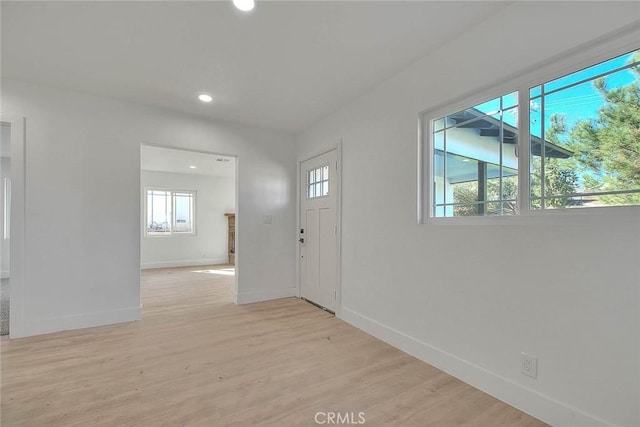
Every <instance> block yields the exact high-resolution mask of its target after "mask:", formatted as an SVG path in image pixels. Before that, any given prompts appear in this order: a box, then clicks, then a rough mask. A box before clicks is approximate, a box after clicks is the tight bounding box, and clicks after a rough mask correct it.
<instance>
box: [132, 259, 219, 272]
mask: <svg viewBox="0 0 640 427" xmlns="http://www.w3.org/2000/svg"><path fill="white" fill-rule="evenodd" d="M227 263H229V258H227V257H225V258H197V259H183V260H175V261H157V262H143V263H141V264H140V268H141V269H142V270H146V269H149V268H170V267H196V266H199V265H218V264H227Z"/></svg>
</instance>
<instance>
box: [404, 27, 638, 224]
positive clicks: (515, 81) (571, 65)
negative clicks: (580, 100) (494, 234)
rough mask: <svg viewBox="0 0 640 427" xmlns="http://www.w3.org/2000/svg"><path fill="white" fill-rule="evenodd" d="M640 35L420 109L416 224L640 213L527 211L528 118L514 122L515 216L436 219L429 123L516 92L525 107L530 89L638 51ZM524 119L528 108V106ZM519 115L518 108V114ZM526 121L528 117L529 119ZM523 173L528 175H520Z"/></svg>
mask: <svg viewBox="0 0 640 427" xmlns="http://www.w3.org/2000/svg"><path fill="white" fill-rule="evenodd" d="M638 37H640V31H639V30H637V29H635V28H625V29H623V30H622V31H619V32H617V33H615V34H612V35H609V36H607V37H605V38H601V39H599V40H596V41H595V42H591V43H589V44H588V45H587V44H585V45H582V46H578V47H577V48H575V49H572V50H570V51H568V52H564V53H561V54H559V55H556V56H553V57H551V58H550V59H548V60H546V61H543V62H541V63H539V64H533V65H531V66H529V68H530V69H531V70H532V71H529V72H524V73H519V74H520V75H511V76H510V77H509V76H507V77H506V78H505V79H504V80H503V81H502V82H497V83H494V84H491V85H487V86H485V87H483V88H481V89H479V90H477V91H473V92H470V93H467V94H466V95H462V96H458V97H456V98H455V99H454V100H453V101H450V102H446V103H441V104H439V105H437V106H436V107H433V108H429V109H426V110H423V111H421V112H420V113H419V114H418V153H417V154H418V155H417V159H418V165H417V168H418V169H417V170H418V174H417V175H418V176H417V198H418V203H417V221H418V223H419V224H424V223H428V224H445V225H446V224H463V225H464V224H469V225H473V224H496V225H503V224H505V223H512V222H518V221H522V220H523V218H524V219H525V220H526V219H527V218H533V217H541V216H544V217H547V216H561V217H562V216H565V217H566V216H567V215H569V216H574V215H603V214H604V215H618V214H620V215H625V214H626V213H628V212H638V211H640V205H635V206H601V207H583V208H580V209H531V207H530V203H529V202H530V200H529V198H530V177H529V166H530V162H529V160H530V159H529V158H530V154H529V153H530V141H529V135H530V124H529V119H528V118H527V120H518V124H519V129H518V130H519V134H518V144H517V145H518V151H519V152H520V153H526V155H520V156H518V198H517V202H516V205H517V212H518V213H517V214H516V215H491V216H459V217H436V216H434V206H433V202H432V199H433V196H434V194H433V191H434V190H433V185H434V179H433V178H434V177H433V173H432V171H433V166H434V165H433V155H434V144H433V140H432V135H433V122H434V121H435V120H437V119H439V118H441V117H444V116H446V115H448V114H451V113H452V112H456V111H460V110H463V109H466V108H469V107H470V106H474V105H478V104H481V103H483V102H485V101H487V100H490V99H494V98H496V97H499V96H503V95H505V94H508V93H511V92H515V91H518V105H520V106H521V105H525V106H528V105H529V100H530V95H529V90H530V88H532V87H535V86H538V85H541V84H544V83H546V82H548V81H551V80H554V79H557V78H560V77H563V76H566V75H568V74H572V73H574V72H577V71H580V70H582V69H585V68H589V67H591V66H594V65H596V64H599V63H601V62H604V61H607V60H609V59H612V58H615V57H617V56H619V55H623V54H625V53H628V52H631V51H633V50H638V49H640V44H639V43H638ZM525 114H526V115H528V114H529V108H528V107H527V108H526V113H525ZM519 116H520V118H522V117H523V111H522V109H520V110H519ZM527 117H528V116H527ZM524 171H526V172H524Z"/></svg>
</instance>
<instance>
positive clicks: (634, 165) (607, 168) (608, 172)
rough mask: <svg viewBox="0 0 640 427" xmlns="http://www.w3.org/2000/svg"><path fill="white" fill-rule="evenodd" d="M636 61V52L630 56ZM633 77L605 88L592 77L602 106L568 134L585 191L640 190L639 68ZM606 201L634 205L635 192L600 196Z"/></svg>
mask: <svg viewBox="0 0 640 427" xmlns="http://www.w3.org/2000/svg"><path fill="white" fill-rule="evenodd" d="M639 60H640V54H639V53H638V52H636V54H635V55H634V56H633V57H632V58H631V61H632V62H636V61H639ZM631 70H632V71H633V72H634V74H635V80H634V81H633V82H632V83H630V84H628V85H625V86H621V87H617V88H608V87H607V82H606V79H605V78H599V79H596V80H594V82H593V85H594V88H595V89H596V90H597V91H598V93H599V94H600V95H601V96H602V98H603V100H604V105H603V106H602V108H601V109H600V110H599V112H598V116H597V117H596V118H594V119H589V120H582V121H579V122H578V123H576V124H575V126H574V127H573V129H571V131H570V132H569V133H568V136H569V149H570V150H572V151H573V152H574V153H575V159H576V161H577V163H578V169H579V170H581V172H583V181H584V187H585V189H586V190H587V191H614V190H629V189H640V68H639V67H638V66H635V67H632V68H631ZM599 199H600V200H601V201H602V202H604V203H607V204H637V203H640V195H639V194H625V195H609V196H600V197H599Z"/></svg>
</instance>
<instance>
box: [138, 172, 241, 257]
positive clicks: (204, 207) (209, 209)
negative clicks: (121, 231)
mask: <svg viewBox="0 0 640 427" xmlns="http://www.w3.org/2000/svg"><path fill="white" fill-rule="evenodd" d="M140 180H141V186H142V194H143V196H142V197H144V189H145V188H166V189H174V190H189V191H196V192H197V193H196V216H195V217H196V232H195V234H188V235H181V234H172V235H170V236H153V235H151V236H147V235H146V234H145V233H144V223H145V218H144V212H142V227H143V230H142V231H141V234H142V242H141V248H140V251H141V252H140V256H141V266H142V268H158V267H179V266H189V265H205V264H226V263H227V262H229V256H228V251H227V239H228V222H227V217H225V216H224V214H225V213H227V212H235V182H234V179H233V178H226V177H219V176H207V175H193V174H182V173H169V172H154V171H142V172H141V174H140ZM143 206H144V203H143V205H141V209H142V210H144V207H143Z"/></svg>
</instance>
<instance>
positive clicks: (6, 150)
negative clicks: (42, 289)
mask: <svg viewBox="0 0 640 427" xmlns="http://www.w3.org/2000/svg"><path fill="white" fill-rule="evenodd" d="M0 161H1V162H0V186H1V188H0V212H2V236H0V264H1V266H0V335H8V334H9V313H10V279H11V274H10V271H11V270H10V265H11V264H10V263H11V244H10V242H11V123H9V122H0Z"/></svg>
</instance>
